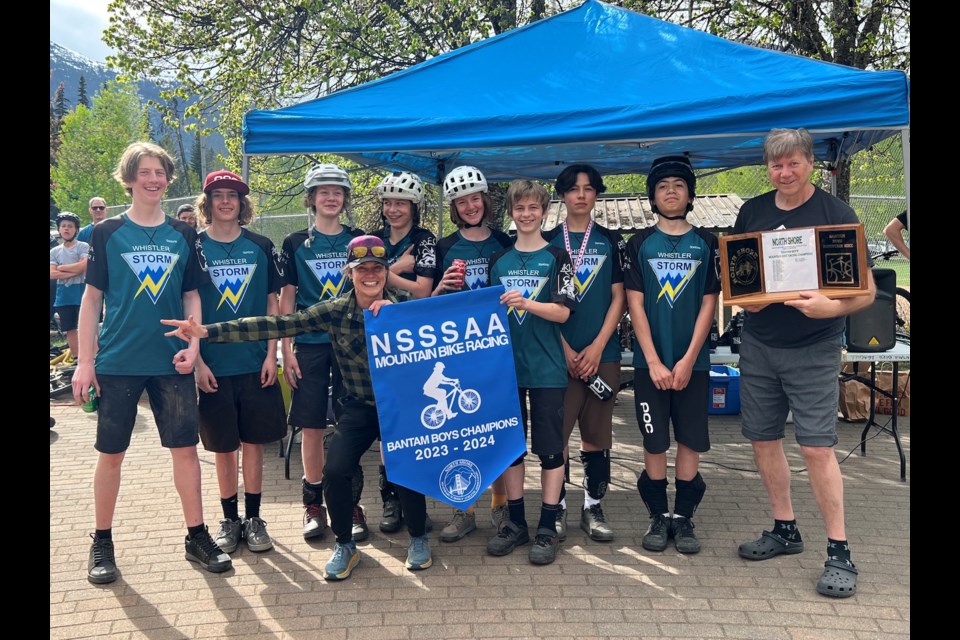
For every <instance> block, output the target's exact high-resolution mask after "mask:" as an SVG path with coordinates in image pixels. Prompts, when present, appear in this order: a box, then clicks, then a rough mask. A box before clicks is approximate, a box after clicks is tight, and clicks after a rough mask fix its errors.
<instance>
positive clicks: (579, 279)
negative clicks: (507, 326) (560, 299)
mask: <svg viewBox="0 0 960 640" xmlns="http://www.w3.org/2000/svg"><path fill="white" fill-rule="evenodd" d="M606 260H607V256H603V255H592V256H583V262H581V263H580V268H579V269H578V270H577V273H576V274H575V275H574V282H573V284H574V286H575V287H576V291H577V302H582V301H583V298H584V296H586V295H587V291H589V290H590V287H591V286H593V283H594V282H595V281H596V279H597V275H598V274H599V273H600V267H602V266H603V263H604V262H606Z"/></svg>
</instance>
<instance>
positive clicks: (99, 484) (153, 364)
mask: <svg viewBox="0 0 960 640" xmlns="http://www.w3.org/2000/svg"><path fill="white" fill-rule="evenodd" d="M173 171H174V163H173V160H172V159H171V158H170V156H169V154H167V152H166V151H164V150H163V148H162V147H159V146H157V145H155V144H152V143H149V142H135V143H133V144H131V145H130V146H128V147H127V149H126V151H124V152H123V156H122V157H121V159H120V162H119V164H118V165H117V169H116V171H115V172H114V177H115V178H116V179H117V181H118V182H120V183H121V184H123V186H124V187H125V188H126V191H127V194H128V195H129V196H130V198H131V200H132V204H131V205H130V208H129V209H128V210H127V211H125V212H123V213H122V214H120V215H118V216H115V217H113V218H110V219H109V220H104V221H103V222H101V223H100V224H98V225H96V226H95V227H94V228H93V234H92V236H91V239H90V252H89V254H88V257H87V280H86V285H87V286H86V289H85V291H84V294H83V301H82V302H81V305H80V320H79V330H78V332H79V352H78V354H77V355H78V359H77V370H76V373H75V374H74V376H73V397H74V398H75V399H76V401H77V403H78V404H80V403H83V402H86V401H87V400H89V397H90V395H89V390H90V388H91V386H92V387H94V388H95V389H96V393H97V396H98V397H99V404H100V407H99V414H98V416H97V440H96V444H95V445H94V446H95V447H96V449H97V451H99V452H100V455H99V458H98V459H97V469H96V472H95V475H94V480H93V491H94V502H95V512H96V532H95V533H94V534H93V544H92V545H91V547H90V556H89V559H88V564H87V579H88V580H89V581H90V582H93V583H95V584H105V583H108V582H113V581H114V580H116V579H117V576H118V575H119V572H118V570H117V563H116V558H115V555H114V546H113V529H112V527H113V514H114V510H115V508H116V503H117V496H118V495H119V493H120V470H121V466H122V463H123V458H124V454H125V452H126V450H127V448H128V447H129V446H130V438H131V436H132V434H133V426H134V422H135V419H136V417H137V403H138V402H139V400H140V397H141V396H142V395H143V392H144V391H146V392H147V394H148V395H149V396H150V408H151V410H152V411H153V417H154V419H155V420H156V423H157V429H158V431H159V432H160V442H161V444H162V445H163V446H164V447H165V448H167V449H169V450H170V456H171V459H172V461H173V477H174V485H175V486H176V488H177V491H178V493H179V494H180V502H181V505H182V507H183V515H184V519H185V520H186V525H187V537H186V539H185V541H184V547H185V551H186V558H187V560H190V561H193V562H197V563H199V564H200V565H201V566H202V567H203V568H204V569H206V570H207V571H212V572H215V573H218V572H221V571H227V570H229V569H230V568H231V567H232V566H233V565H232V563H231V561H230V556H228V555H227V554H225V553H223V552H222V551H221V550H220V548H219V547H217V545H216V543H214V541H213V538H211V537H210V533H209V531H208V530H207V527H206V525H205V524H204V523H203V500H202V498H201V496H202V493H201V490H200V459H199V457H198V456H197V441H198V440H199V437H198V428H199V417H198V412H197V388H196V385H195V384H194V381H193V377H192V376H191V374H192V373H193V367H194V362H195V361H196V358H197V354H198V352H199V349H200V344H199V341H191V343H190V345H189V346H188V347H186V348H181V347H182V346H183V345H182V344H181V343H180V342H178V341H177V340H171V339H170V338H168V337H164V336H163V335H161V334H160V332H158V331H156V330H155V329H153V328H152V327H155V326H156V324H157V322H158V321H159V320H160V318H170V317H184V315H189V316H192V317H197V318H199V317H201V307H200V295H199V294H198V293H197V289H198V288H199V287H200V286H202V285H203V284H205V283H206V282H207V281H208V280H209V276H208V275H207V273H206V265H205V264H204V262H203V254H202V253H201V252H200V251H199V250H198V246H197V234H196V232H195V231H194V230H193V229H191V228H190V227H189V226H187V225H186V224H184V223H182V222H180V221H179V220H174V219H173V218H171V217H168V216H166V215H165V214H164V212H163V208H162V203H163V194H164V192H165V191H166V190H167V186H168V185H169V184H170V182H171V181H172V180H173ZM104 302H105V303H106V313H105V315H104V322H103V327H102V328H101V329H100V333H99V349H98V348H97V342H98V336H97V323H98V316H99V315H100V309H101V307H102V305H103V304H104ZM131 354H135V356H133V357H131ZM158 526H160V527H162V526H164V525H163V523H158Z"/></svg>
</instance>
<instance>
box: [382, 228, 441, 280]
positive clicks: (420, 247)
mask: <svg viewBox="0 0 960 640" xmlns="http://www.w3.org/2000/svg"><path fill="white" fill-rule="evenodd" d="M370 235H373V236H377V237H378V238H380V239H382V240H383V245H384V246H385V247H386V249H387V263H388V264H389V265H391V266H392V265H393V263H395V262H396V261H397V260H399V259H400V258H401V256H403V254H404V253H405V252H406V251H407V250H408V249H410V247H413V251H412V255H413V271H408V272H407V273H401V274H400V277H401V278H403V279H404V280H410V281H412V282H416V281H417V276H425V277H428V278H432V277H433V273H434V271H435V270H436V266H437V252H436V245H437V237H436V236H435V235H433V232H431V231H428V230H426V229H424V228H422V227H412V228H411V229H410V231H408V232H407V235H405V236H403V237H402V238H401V239H400V241H399V242H398V243H397V244H393V243H391V242H390V229H389V228H388V227H384V228H383V229H377V230H376V231H374V232H373V233H371V234H370Z"/></svg>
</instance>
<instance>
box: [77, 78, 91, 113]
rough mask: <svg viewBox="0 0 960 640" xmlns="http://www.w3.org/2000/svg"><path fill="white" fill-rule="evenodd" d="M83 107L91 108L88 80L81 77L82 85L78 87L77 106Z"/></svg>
mask: <svg viewBox="0 0 960 640" xmlns="http://www.w3.org/2000/svg"><path fill="white" fill-rule="evenodd" d="M81 104H82V105H83V106H85V107H87V108H90V100H89V99H88V98H87V79H86V78H84V77H83V75H81V76H80V84H79V86H78V87H77V105H78V106H79V105H81Z"/></svg>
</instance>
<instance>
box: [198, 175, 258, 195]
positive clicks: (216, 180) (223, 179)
mask: <svg viewBox="0 0 960 640" xmlns="http://www.w3.org/2000/svg"><path fill="white" fill-rule="evenodd" d="M214 189H233V190H234V191H236V192H237V193H239V194H240V195H241V196H245V195H247V194H248V193H250V187H248V186H247V183H246V182H244V181H243V179H242V178H241V177H240V176H238V175H237V174H235V173H233V172H232V171H227V170H226V169H222V170H220V171H214V172H213V173H210V174H207V179H206V180H204V181H203V191H204V192H205V193H209V192H210V191H213V190H214Z"/></svg>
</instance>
